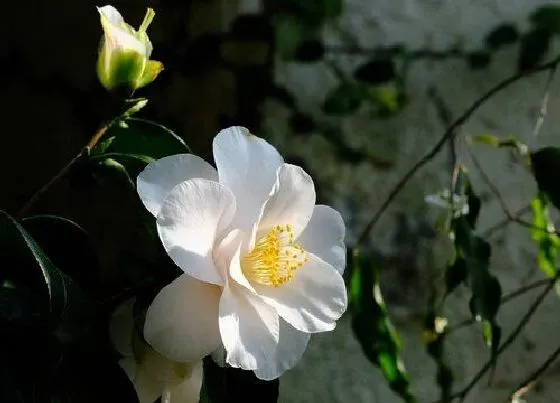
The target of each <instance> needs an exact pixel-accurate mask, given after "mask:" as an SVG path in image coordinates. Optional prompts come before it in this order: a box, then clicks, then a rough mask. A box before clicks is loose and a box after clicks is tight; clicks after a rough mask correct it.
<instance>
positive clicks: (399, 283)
mask: <svg viewBox="0 0 560 403" xmlns="http://www.w3.org/2000/svg"><path fill="white" fill-rule="evenodd" d="M544 3H545V2H544V1H535V0H518V1H511V0H485V1H482V0H481V1H469V2H465V1H462V0H448V1H435V0H434V1H428V0H400V1H395V0H377V1H364V0H350V1H348V2H347V5H346V11H345V14H344V16H343V17H342V18H341V20H340V21H339V28H338V29H335V28H333V27H330V28H327V29H326V32H325V37H326V39H327V43H330V44H336V43H337V41H338V39H337V38H338V37H339V35H338V32H340V31H341V29H340V28H342V30H343V31H347V32H351V33H352V34H354V35H355V36H356V37H357V38H358V39H359V42H360V45H361V46H362V47H364V48H371V47H374V46H376V45H391V44H396V43H399V42H403V43H405V44H407V46H409V47H410V48H412V49H419V48H424V47H430V48H432V49H434V50H445V49H448V48H449V47H451V46H452V45H453V44H454V43H456V42H457V41H458V40H460V41H461V42H462V43H463V44H464V46H465V48H466V49H477V48H479V47H480V46H481V43H482V41H483V39H484V35H485V34H486V32H488V31H489V30H490V29H491V28H493V27H494V26H496V25H497V24H499V23H501V22H505V21H511V22H514V23H517V24H519V26H520V27H521V28H522V29H526V26H527V17H528V15H529V13H530V12H531V11H532V10H534V8H536V7H537V6H538V5H540V4H544ZM559 50H560V47H559V46H558V44H556V45H555V46H554V47H553V50H552V51H551V53H550V55H553V54H555V52H558V51H559ZM334 60H336V62H337V63H339V65H340V66H342V67H343V68H344V69H346V70H347V71H348V72H351V71H352V67H354V66H356V64H358V63H360V62H362V61H363V58H360V57H356V56H355V55H351V56H342V55H336V56H335V59H334ZM516 60H517V50H516V48H510V49H506V50H503V51H499V52H498V53H497V55H496V57H495V58H494V60H493V61H492V63H491V64H490V66H489V67H488V68H487V69H483V70H480V71H472V70H470V69H469V68H468V67H467V66H466V65H465V63H464V62H462V61H436V62H422V63H417V64H415V65H414V67H413V70H412V72H411V76H410V81H409V88H410V92H411V94H410V95H411V102H410V104H409V105H408V106H407V107H406V108H405V109H404V110H403V111H402V112H401V113H400V114H398V115H397V116H395V117H393V118H390V119H387V120H379V119H375V118H372V117H371V113H370V112H369V111H368V110H367V108H363V109H361V110H360V111H359V112H358V113H357V114H356V115H355V116H352V117H350V118H344V119H343V120H342V121H341V122H339V123H340V124H341V125H342V128H343V136H344V140H345V141H346V143H347V144H350V145H352V146H354V147H360V148H362V149H365V150H368V152H370V153H372V154H373V155H379V156H382V157H384V158H387V157H388V158H389V159H390V161H391V162H392V164H393V165H392V167H391V168H390V169H388V170H384V169H380V168H376V167H372V166H371V164H367V163H362V164H359V165H357V166H351V165H350V164H346V163H342V162H340V161H339V160H338V159H337V158H336V156H335V155H334V152H333V151H334V149H333V147H332V146H331V145H330V144H329V143H328V142H327V141H325V139H324V138H323V137H322V136H321V135H320V133H312V134H310V135H306V136H301V135H299V136H297V135H295V134H294V133H292V132H291V130H290V128H289V126H288V125H287V124H286V116H287V112H286V110H285V109H284V108H283V107H282V106H280V105H278V104H276V103H273V102H270V103H269V104H268V105H267V113H266V121H265V126H266V133H267V134H268V135H269V136H270V137H271V138H272V141H273V143H275V144H277V145H279V147H280V148H281V149H282V150H283V151H284V152H288V151H289V152H290V153H293V154H295V155H296V156H298V157H301V158H302V159H303V160H304V161H305V162H306V164H307V165H308V167H309V170H310V171H311V172H312V173H313V175H314V178H316V180H317V181H318V182H319V183H320V184H322V185H323V187H322V190H323V194H324V197H325V199H326V200H328V201H329V202H330V203H332V204H334V205H335V206H336V207H337V208H338V209H340V210H341V211H343V215H344V216H345V219H346V221H347V223H348V227H349V228H348V231H349V234H348V240H349V242H350V243H352V242H353V241H355V239H356V236H357V234H358V233H359V232H360V231H361V230H362V228H363V227H364V225H365V223H366V221H367V220H368V218H369V217H370V215H371V214H372V212H374V211H375V210H376V209H377V208H378V207H379V205H380V204H381V202H382V201H383V200H384V199H385V197H386V196H387V194H388V192H389V191H390V190H391V189H392V188H393V186H394V185H395V184H396V182H397V181H398V180H399V179H400V178H401V176H402V175H403V174H404V173H405V172H406V171H407V170H408V169H409V168H410V167H411V165H412V164H413V163H414V162H416V161H418V160H419V159H420V158H421V157H422V156H423V155H424V154H425V153H426V152H427V151H428V150H429V149H430V148H431V147H432V146H433V145H434V144H435V142H436V141H437V140H438V138H439V137H440V136H441V135H442V134H443V131H444V129H445V127H444V124H443V123H442V122H441V119H440V117H439V116H438V112H437V110H436V108H435V107H434V103H433V102H432V100H431V99H430V97H429V96H428V89H429V88H430V87H435V88H436V89H437V92H438V94H439V96H440V97H441V98H442V99H443V100H444V102H445V103H446V105H447V106H448V107H449V109H450V111H451V113H452V114H453V116H454V117H457V116H458V115H459V114H461V113H462V112H463V111H464V110H465V109H466V108H467V107H469V106H470V105H471V104H472V102H474V101H475V100H476V99H477V98H479V97H480V96H481V95H482V94H483V93H484V92H485V91H487V90H488V89H490V88H491V87H492V86H494V85H496V84H497V83H498V82H499V81H501V80H502V79H504V78H506V77H508V76H510V75H512V74H514V73H515V71H516V67H515V66H516ZM276 78H277V80H278V81H279V82H280V83H283V84H285V85H286V87H287V88H288V89H290V90H291V91H293V92H294V93H295V94H297V99H298V102H299V105H300V107H301V108H302V109H303V110H304V111H305V112H308V113H310V114H312V115H313V116H314V117H316V118H318V119H319V120H320V121H323V122H326V123H329V122H331V123H332V120H330V119H328V118H326V117H323V116H322V115H321V112H320V106H321V104H322V102H323V99H324V97H325V95H326V93H327V92H328V91H329V90H330V89H331V88H333V86H334V85H335V84H336V78H335V77H334V76H333V74H332V73H331V72H330V70H329V69H328V68H327V67H326V66H325V65H324V64H321V63H318V64H312V65H301V64H295V63H280V64H279V65H278V67H277V70H276ZM545 81H546V74H541V75H539V76H535V77H532V78H530V79H527V80H525V81H523V82H520V83H518V84H516V85H514V86H512V87H510V88H509V89H507V90H506V91H503V92H502V93H500V94H499V95H498V96H496V97H494V98H493V99H492V100H491V101H490V102H488V103H487V104H486V105H485V106H484V107H483V108H481V109H480V110H479V111H478V112H477V113H476V115H475V116H474V117H473V118H472V119H471V120H469V122H468V123H467V124H466V125H464V126H463V127H462V129H461V130H460V132H459V138H460V139H461V140H459V142H458V158H459V160H460V161H461V162H464V163H465V164H466V165H467V166H468V167H471V168H472V162H471V160H470V159H469V155H468V153H467V152H466V151H467V150H466V147H467V145H466V143H465V141H464V139H465V137H466V136H468V135H477V134H483V133H485V134H487V133H491V134H495V135H498V136H507V135H510V134H513V135H515V136H517V137H518V138H519V139H520V140H521V141H524V142H526V143H528V144H531V145H545V144H547V145H549V144H554V145H558V144H559V143H560V137H558V133H557V130H556V126H557V125H558V123H560V120H559V119H560V118H559V117H560V115H559V114H558V110H559V108H560V96H558V94H559V90H560V79H557V80H556V82H555V83H554V84H553V85H552V88H551V95H550V103H549V112H548V117H547V118H546V121H545V123H544V125H543V127H542V129H541V131H540V134H539V136H538V138H536V139H534V138H530V133H531V132H532V129H533V127H534V125H535V121H536V114H537V111H538V109H539V107H540V103H541V99H542V97H543V91H544V87H545ZM474 150H475V152H476V154H477V155H478V158H479V160H480V162H481V164H482V166H483V167H484V169H485V171H486V172H487V173H488V175H489V176H490V178H491V179H492V181H493V182H494V183H496V184H498V187H499V189H500V192H501V194H502V195H503V197H504V199H505V200H506V201H507V203H508V205H509V208H510V210H511V211H516V210H517V209H519V208H520V207H523V206H525V205H527V204H528V202H529V201H530V199H531V197H532V196H533V195H534V192H535V184H534V182H533V180H532V178H531V176H530V175H529V174H528V173H527V172H526V171H525V170H524V169H523V168H521V167H520V166H519V165H517V164H514V163H513V162H512V160H511V158H510V157H509V155H508V154H507V153H506V152H505V151H501V150H495V149H490V148H488V147H484V146H475V148H474ZM450 167H451V165H450V151H449V149H445V150H444V151H443V152H442V153H441V155H440V156H438V157H437V158H435V159H434V160H433V161H432V162H431V163H430V164H429V166H427V167H426V168H424V169H423V170H422V171H420V172H419V173H418V174H417V175H416V177H415V178H414V179H413V180H412V181H411V182H410V184H409V185H408V186H407V188H406V189H405V190H404V191H403V192H402V194H401V195H400V196H399V197H398V198H397V199H396V201H395V203H394V204H393V205H392V207H391V208H390V209H389V211H387V212H386V214H385V215H384V218H383V219H382V220H381V221H380V222H379V223H378V225H377V226H376V228H375V230H374V232H373V234H372V241H371V247H372V248H373V250H374V251H375V252H376V253H378V254H379V255H380V256H382V257H384V258H385V259H384V260H385V261H386V265H385V267H384V269H385V275H384V276H385V277H384V282H383V290H384V292H385V295H386V298H387V303H388V308H389V310H390V312H391V315H392V318H393V320H394V324H395V325H396V327H397V329H398V330H399V331H400V333H401V335H402V337H403V341H404V361H405V364H406V366H407V367H408V370H409V372H410V375H411V378H412V380H413V391H414V392H415V393H416V395H417V396H418V398H419V401H421V402H431V401H434V400H436V399H437V397H438V392H437V387H436V386H435V382H434V379H435V366H434V365H433V363H432V361H431V360H430V358H429V357H428V355H427V354H426V353H425V351H424V347H423V345H422V341H421V327H422V312H423V311H424V309H425V306H426V296H427V295H426V294H427V288H426V285H427V284H428V282H429V281H431V279H432V278H433V276H434V275H437V274H438V273H441V270H442V268H443V267H444V265H445V258H446V256H447V253H448V252H449V249H448V247H447V245H446V241H445V240H444V239H443V238H442V237H441V236H440V235H437V236H436V235H434V234H433V233H431V231H430V230H429V227H431V226H433V225H434V224H435V221H436V219H437V217H438V214H440V213H441V212H440V211H437V208H434V207H430V206H429V205H426V203H425V202H424V200H423V199H424V196H425V195H426V194H430V193H435V192H437V191H439V190H441V189H443V187H444V186H448V183H449V180H450V179H449V178H450ZM471 172H472V179H473V182H474V186H475V189H476V191H477V192H478V193H479V194H481V195H482V197H483V200H484V201H485V203H484V204H483V209H482V212H481V217H480V221H479V228H480V229H481V230H484V229H486V228H489V227H491V226H492V225H494V224H495V223H497V222H499V221H501V220H502V219H503V218H504V214H503V213H502V211H501V208H500V206H499V204H498V202H497V200H496V198H495V197H493V195H492V194H491V192H489V189H488V187H487V186H486V185H485V184H484V182H483V181H482V180H481V178H480V176H479V175H478V174H477V171H476V170H474V168H472V169H471ZM490 240H491V243H492V246H493V255H492V267H491V270H492V271H493V272H494V273H495V274H496V275H497V276H498V277H499V279H500V281H501V284H502V288H503V291H504V293H507V292H508V291H511V290H514V289H516V288H518V287H520V286H523V285H525V284H528V283H531V282H533V281H535V280H536V279H539V278H541V277H542V275H541V274H540V272H539V271H538V269H537V268H536V264H535V248H534V247H533V245H532V242H531V239H530V236H529V234H528V231H527V230H526V229H524V228H519V227H518V226H515V225H510V226H508V227H507V228H506V229H505V230H504V231H502V232H499V233H495V234H494V235H493V236H492V237H491V239H490ZM538 292H539V291H536V292H532V293H529V294H527V295H526V296H525V297H523V298H519V299H518V300H515V301H514V302H511V303H509V304H507V305H506V306H503V307H502V309H501V311H500V313H499V316H498V320H499V322H500V323H501V324H502V325H503V334H504V337H505V336H506V335H508V334H509V332H510V331H511V329H512V328H513V327H514V326H515V325H516V324H517V321H518V320H519V318H520V316H521V315H522V313H524V312H525V311H526V309H527V308H528V305H529V303H530V302H531V301H532V300H533V299H534V298H535V296H536V295H537V294H538ZM468 297H469V295H468V292H467V290H465V289H461V290H459V291H458V292H457V294H456V296H455V297H454V298H452V299H451V300H450V301H449V303H448V308H447V310H448V311H447V313H448V315H449V317H450V318H452V319H451V324H453V323H457V322H460V321H461V320H462V319H464V318H468V317H469V311H468V307H467V301H468ZM557 299H558V297H557V296H550V297H548V298H547V300H546V301H545V303H544V305H543V306H542V307H541V308H540V310H539V312H538V314H537V315H536V316H535V317H534V319H533V320H532V321H531V322H530V325H529V326H528V327H527V329H526V330H525V331H524V332H523V334H522V336H521V337H519V339H518V340H517V341H516V342H515V343H514V344H513V345H512V346H511V348H510V350H509V351H507V353H505V354H504V355H503V357H501V358H500V361H499V364H498V366H497V369H496V373H495V376H494V379H493V380H492V382H491V384H490V385H488V381H487V380H486V379H484V380H483V381H482V382H480V384H479V386H478V387H476V388H475V389H474V391H473V392H472V393H471V394H470V396H469V398H468V399H467V400H466V401H467V402H498V401H499V402H502V401H505V400H506V397H507V396H508V393H510V392H512V390H513V389H514V388H515V387H516V386H517V385H518V383H519V382H520V381H521V380H522V379H523V378H524V376H526V375H527V374H528V373H529V372H530V371H531V370H532V369H534V368H536V367H537V366H538V365H539V364H540V363H541V362H542V361H544V359H545V358H546V357H547V356H548V354H550V353H551V352H552V351H553V350H554V349H555V348H556V347H557V344H558V338H557V337H555V336H554V335H556V334H558V332H559V331H560V320H559V319H558V318H559V312H560V310H559V309H560V307H559V306H558V300H557ZM447 355H448V360H449V362H450V363H451V366H452V368H453V371H454V375H455V379H456V384H455V389H458V388H460V387H462V386H463V385H465V384H466V383H467V382H468V381H469V380H470V378H471V377H472V376H473V375H474V374H475V373H476V371H477V370H478V369H479V368H480V367H481V365H482V364H483V363H484V362H485V361H486V360H487V359H488V355H489V352H488V350H487V349H486V348H485V346H484V344H483V342H482V340H481V336H480V329H477V328H475V327H474V326H473V327H471V328H465V329H462V330H459V331H457V332H455V333H453V334H452V335H451V336H450V338H449V341H448V343H447ZM559 370H560V367H559V366H555V367H554V366H553V367H552V369H551V370H550V371H549V372H548V373H547V374H546V375H545V376H544V377H543V378H542V382H539V384H538V385H537V386H536V387H535V388H534V390H533V391H532V392H530V393H529V394H528V395H527V398H528V401H529V402H531V403H539V402H555V401H557V396H556V395H557V392H556V391H557V389H558V387H559V386H558V383H557V381H556V379H555V378H556V376H557V375H556V374H557V373H558V371H559ZM281 401H282V402H286V403H287V402H294V403H295V402H312V401H320V402H325V403H326V402H379V403H389V402H397V401H398V399H396V398H395V397H394V396H393V395H392V394H391V392H390V391H389V390H388V388H387V386H385V383H384V380H383V379H382V377H381V375H380V373H379V372H378V371H377V370H376V369H375V368H373V367H372V366H371V365H370V364H369V363H368V362H367V361H366V360H365V358H364V357H363V356H362V355H361V353H360V348H359V345H358V344H357V342H356V341H355V339H354V338H353V336H352V333H351V329H350V321H349V318H348V317H346V318H345V319H344V320H342V321H341V322H340V323H339V325H338V327H337V328H336V330H335V331H333V332H332V333H328V334H321V335H316V336H314V338H313V339H312V342H311V344H310V347H309V349H308V351H307V352H306V353H305V355H304V358H303V360H302V362H301V363H300V364H299V365H298V367H297V368H295V369H294V370H292V371H291V372H289V373H287V374H286V375H285V376H284V377H283V378H282V382H281Z"/></svg>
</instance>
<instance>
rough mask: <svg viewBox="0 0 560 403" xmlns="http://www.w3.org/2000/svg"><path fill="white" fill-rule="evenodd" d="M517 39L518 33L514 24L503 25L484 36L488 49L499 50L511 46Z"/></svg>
mask: <svg viewBox="0 0 560 403" xmlns="http://www.w3.org/2000/svg"><path fill="white" fill-rule="evenodd" d="M518 39H519V32H518V30H517V27H516V26H515V25H514V24H510V23H503V24H500V25H498V26H497V27H496V28H494V29H493V30H492V31H490V33H488V35H486V45H487V46H488V47H489V48H490V49H499V48H501V47H503V46H506V45H511V44H513V43H515V42H516V41H517V40H518Z"/></svg>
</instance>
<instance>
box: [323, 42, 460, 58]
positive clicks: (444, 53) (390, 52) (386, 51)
mask: <svg viewBox="0 0 560 403" xmlns="http://www.w3.org/2000/svg"><path fill="white" fill-rule="evenodd" d="M325 52H326V53H331V54H345V55H374V54H382V55H383V56H385V57H399V56H400V57H404V56H406V57H407V58H408V59H413V60H421V59H426V60H445V59H461V58H463V57H465V56H466V55H465V54H464V53H462V52H461V51H460V50H458V49H450V50H441V51H438V50H431V49H419V50H414V51H411V52H407V51H404V50H403V49H399V48H398V47H392V48H391V47H385V48H371V49H366V48H362V47H359V46H355V45H351V46H327V47H326V48H325Z"/></svg>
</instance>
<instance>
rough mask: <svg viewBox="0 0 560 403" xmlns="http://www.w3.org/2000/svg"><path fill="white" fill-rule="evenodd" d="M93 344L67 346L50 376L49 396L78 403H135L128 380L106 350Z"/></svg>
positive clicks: (135, 396)
mask: <svg viewBox="0 0 560 403" xmlns="http://www.w3.org/2000/svg"><path fill="white" fill-rule="evenodd" d="M96 341H97V343H96V344H97V345H96V346H83V345H81V346H78V347H76V348H71V349H68V350H67V351H66V352H65V354H64V356H63V359H62V361H61V363H60V367H59V369H58V371H57V373H56V375H55V376H54V379H53V384H54V385H53V386H58V387H57V388H55V387H53V390H52V392H51V396H52V397H54V398H60V399H63V400H61V401H68V402H80V403H98V402H107V403H137V402H138V397H137V395H136V391H135V390H134V386H133V385H132V382H130V380H129V379H128V376H127V375H126V373H125V372H124V371H123V370H122V368H121V367H120V366H119V364H118V360H117V359H115V357H113V356H112V355H111V354H110V353H109V352H108V351H105V349H101V348H99V344H101V343H100V342H99V340H96Z"/></svg>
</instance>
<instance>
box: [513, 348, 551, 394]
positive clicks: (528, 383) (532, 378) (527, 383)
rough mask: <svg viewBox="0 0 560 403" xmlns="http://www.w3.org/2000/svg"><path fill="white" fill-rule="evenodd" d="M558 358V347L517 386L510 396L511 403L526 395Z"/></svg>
mask: <svg viewBox="0 0 560 403" xmlns="http://www.w3.org/2000/svg"><path fill="white" fill-rule="evenodd" d="M558 356H560V346H558V347H557V348H556V350H554V352H553V353H552V354H551V355H550V356H549V357H548V358H547V359H546V361H545V362H543V363H542V364H541V365H540V366H539V367H538V368H537V369H536V370H535V371H533V372H532V373H531V375H529V376H528V377H527V379H525V380H524V381H523V382H521V383H520V384H519V386H518V387H517V388H515V391H514V392H513V393H512V394H511V395H510V400H511V401H512V402H515V401H518V399H519V398H521V396H523V395H524V394H525V393H527V392H528V391H529V390H530V389H531V387H532V386H533V384H534V383H535V382H536V381H537V380H538V379H539V377H540V376H541V375H542V374H543V373H544V372H545V371H546V370H547V369H548V368H549V367H550V365H552V363H553V362H554V361H556V359H557V358H558Z"/></svg>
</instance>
